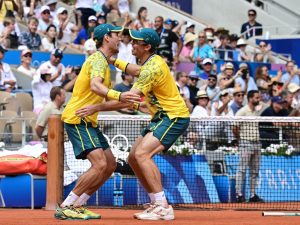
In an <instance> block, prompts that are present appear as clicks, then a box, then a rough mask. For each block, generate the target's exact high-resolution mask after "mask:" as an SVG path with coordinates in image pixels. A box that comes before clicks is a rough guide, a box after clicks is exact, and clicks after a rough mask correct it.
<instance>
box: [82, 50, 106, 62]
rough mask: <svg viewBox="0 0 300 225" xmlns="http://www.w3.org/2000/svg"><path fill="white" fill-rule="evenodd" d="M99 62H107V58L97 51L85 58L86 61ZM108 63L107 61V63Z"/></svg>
mask: <svg viewBox="0 0 300 225" xmlns="http://www.w3.org/2000/svg"><path fill="white" fill-rule="evenodd" d="M95 61H96V62H99V61H100V62H101V63H107V60H106V58H105V56H104V55H103V54H101V53H100V52H99V51H97V52H95V53H93V54H92V55H90V56H89V57H88V58H87V62H95ZM107 64H108V63H107Z"/></svg>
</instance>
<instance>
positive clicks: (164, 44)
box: [154, 16, 182, 64]
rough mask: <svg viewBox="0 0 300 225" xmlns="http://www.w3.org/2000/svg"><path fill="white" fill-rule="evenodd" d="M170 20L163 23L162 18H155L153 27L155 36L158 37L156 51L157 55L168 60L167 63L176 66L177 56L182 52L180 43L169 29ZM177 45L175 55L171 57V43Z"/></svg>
mask: <svg viewBox="0 0 300 225" xmlns="http://www.w3.org/2000/svg"><path fill="white" fill-rule="evenodd" d="M171 23H172V21H171V20H166V21H164V18H163V17H162V16H157V17H156V18H155V22H154V27H155V29H156V32H157V34H158V35H159V36H160V45H159V47H158V49H157V54H158V55H160V56H163V57H166V58H167V59H168V62H170V63H173V62H174V64H177V63H179V54H180V52H181V50H182V41H181V40H180V38H179V37H178V36H177V34H176V33H174V32H173V31H172V30H171V29H170V28H171ZM173 42H174V43H177V50H176V54H175V55H173V50H172V43H173Z"/></svg>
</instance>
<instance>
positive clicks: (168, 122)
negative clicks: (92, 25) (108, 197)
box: [76, 28, 190, 220]
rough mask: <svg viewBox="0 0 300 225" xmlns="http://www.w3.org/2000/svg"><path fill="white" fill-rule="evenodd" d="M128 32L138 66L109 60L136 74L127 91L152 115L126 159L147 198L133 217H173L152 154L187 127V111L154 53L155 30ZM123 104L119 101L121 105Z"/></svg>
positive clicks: (107, 106) (100, 108)
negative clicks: (129, 89)
mask: <svg viewBox="0 0 300 225" xmlns="http://www.w3.org/2000/svg"><path fill="white" fill-rule="evenodd" d="M129 33H130V36H131V38H132V39H133V41H132V45H133V50H132V53H133V55H135V56H136V57H137V58H138V59H139V60H140V62H141V66H138V65H134V64H129V63H127V62H124V61H122V60H120V59H116V60H112V62H113V63H114V65H115V66H116V67H118V68H119V69H121V70H122V71H123V72H125V73H128V74H132V75H135V76H138V79H137V81H136V82H135V84H134V85H133V87H132V89H131V91H130V92H132V93H135V94H138V95H140V96H145V98H144V99H145V102H146V105H147V107H148V109H149V111H150V112H151V115H152V119H151V122H150V123H149V125H148V126H147V127H146V128H145V130H144V131H143V132H142V133H141V136H139V137H138V138H137V139H136V141H135V143H134V144H133V147H132V149H131V151H130V154H129V158H128V162H129V164H130V166H131V167H132V169H133V171H134V172H135V175H136V176H137V177H138V179H139V181H140V182H141V184H142V185H143V186H144V188H145V189H146V191H147V192H148V194H149V197H150V199H151V203H149V204H148V205H147V206H146V207H147V209H146V210H145V211H143V212H141V213H136V214H135V215H134V217H135V218H136V219H141V220H173V219H174V218H175V215H174V211H173V208H172V206H171V205H169V204H168V202H167V199H166V196H165V193H164V190H163V187H162V183H161V174H160V171H159V169H158V167H157V165H156V164H155V162H154V161H153V159H152V157H153V156H154V155H155V154H157V153H159V152H162V151H166V150H168V149H169V148H170V147H171V146H172V144H173V143H174V142H175V141H176V140H177V138H178V137H179V136H180V135H181V134H183V133H184V131H185V130H186V129H187V128H188V126H189V122H190V118H189V110H188V108H187V107H186V105H185V102H184V100H183V99H182V97H181V96H180V93H179V91H178V89H177V87H176V84H175V81H174V78H173V76H172V74H171V72H170V70H169V67H168V65H167V64H166V63H165V61H164V60H163V59H162V58H161V57H160V56H158V55H156V54H155V51H156V48H157V46H158V45H159V43H160V39H159V36H158V35H157V33H156V31H155V30H153V29H151V28H144V29H142V30H141V31H136V30H130V31H129ZM111 104H112V102H108V103H104V104H98V105H93V106H87V107H84V108H82V109H80V110H78V111H77V112H76V114H77V115H78V116H81V117H85V116H87V115H89V114H91V113H94V112H95V111H106V110H111V109H112V105H111ZM119 106H120V107H121V104H119ZM126 106H127V105H126V104H123V107H126ZM135 108H136V109H137V108H138V104H135ZM114 109H116V107H115V108H114Z"/></svg>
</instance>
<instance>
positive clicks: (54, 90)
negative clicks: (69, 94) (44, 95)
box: [50, 86, 62, 101]
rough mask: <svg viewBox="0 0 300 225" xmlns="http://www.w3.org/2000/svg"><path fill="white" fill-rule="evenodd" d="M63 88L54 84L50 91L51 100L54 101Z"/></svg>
mask: <svg viewBox="0 0 300 225" xmlns="http://www.w3.org/2000/svg"><path fill="white" fill-rule="evenodd" d="M61 90H62V87H59V86H54V87H52V88H51V91H50V99H51V101H54V100H55V98H56V96H57V95H61Z"/></svg>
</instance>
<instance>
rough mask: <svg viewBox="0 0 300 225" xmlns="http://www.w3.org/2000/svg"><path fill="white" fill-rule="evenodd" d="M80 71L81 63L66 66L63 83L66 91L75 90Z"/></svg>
mask: <svg viewBox="0 0 300 225" xmlns="http://www.w3.org/2000/svg"><path fill="white" fill-rule="evenodd" d="M80 71H81V66H79V65H78V66H74V67H70V66H68V67H67V68H66V79H65V80H64V81H63V83H62V85H61V86H62V87H63V88H64V89H65V91H67V92H73V88H74V85H75V82H76V80H77V77H78V75H79V73H80Z"/></svg>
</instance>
